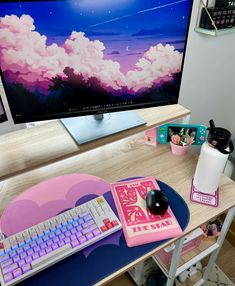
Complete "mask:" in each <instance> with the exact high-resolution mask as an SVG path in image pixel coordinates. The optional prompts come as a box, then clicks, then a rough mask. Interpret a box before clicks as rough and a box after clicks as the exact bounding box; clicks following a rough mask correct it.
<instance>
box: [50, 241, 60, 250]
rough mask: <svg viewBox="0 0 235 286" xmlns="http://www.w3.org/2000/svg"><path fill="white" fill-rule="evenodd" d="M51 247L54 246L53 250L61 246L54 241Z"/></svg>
mask: <svg viewBox="0 0 235 286" xmlns="http://www.w3.org/2000/svg"><path fill="white" fill-rule="evenodd" d="M51 247H52V249H53V250H55V249H57V248H58V247H59V246H58V244H57V243H54V244H52V246H51Z"/></svg>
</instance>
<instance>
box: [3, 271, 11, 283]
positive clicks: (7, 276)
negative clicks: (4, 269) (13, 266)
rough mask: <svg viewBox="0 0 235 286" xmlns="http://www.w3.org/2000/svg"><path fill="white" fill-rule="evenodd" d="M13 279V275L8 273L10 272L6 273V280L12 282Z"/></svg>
mask: <svg viewBox="0 0 235 286" xmlns="http://www.w3.org/2000/svg"><path fill="white" fill-rule="evenodd" d="M12 279H13V275H12V274H11V273H8V274H6V275H4V281H5V282H6V283H7V282H10V281H11V280H12Z"/></svg>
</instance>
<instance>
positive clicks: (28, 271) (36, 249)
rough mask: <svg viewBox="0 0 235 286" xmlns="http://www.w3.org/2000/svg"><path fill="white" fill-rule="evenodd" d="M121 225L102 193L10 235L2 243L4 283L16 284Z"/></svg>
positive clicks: (0, 277)
mask: <svg viewBox="0 0 235 286" xmlns="http://www.w3.org/2000/svg"><path fill="white" fill-rule="evenodd" d="M121 227H122V226H121V223H120V221H119V220H118V218H117V217H116V215H115V214H114V212H113V210H112V209H111V207H110V206H109V204H108V203H107V201H106V200H105V199H104V197H103V196H99V197H97V198H95V199H93V200H90V201H88V202H87V203H84V204H82V205H80V206H77V207H75V208H73V209H71V210H68V211H66V212H64V213H62V214H60V215H57V216H54V217H52V218H50V219H48V220H46V221H44V222H42V223H40V224H37V225H35V226H32V227H30V228H28V229H26V230H23V231H22V232H19V233H17V234H14V235H12V236H9V237H7V238H5V239H3V240H2V242H1V250H0V268H1V275H0V282H1V285H2V286H9V285H15V284H17V283H18V282H20V281H22V280H24V279H26V278H27V277H29V276H32V275H34V274H35V273H37V272H39V271H41V270H43V269H45V268H48V267H49V266H50V265H53V264H55V263H56V262H58V261H60V260H62V259H64V258H66V257H68V256H70V255H71V254H73V253H75V252H78V251H80V250H82V249H83V248H85V247H87V246H89V245H91V244H93V243H95V242H97V241H99V240H101V239H103V238H104V237H107V236H108V235H110V234H112V233H114V232H116V231H118V230H120V229H121Z"/></svg>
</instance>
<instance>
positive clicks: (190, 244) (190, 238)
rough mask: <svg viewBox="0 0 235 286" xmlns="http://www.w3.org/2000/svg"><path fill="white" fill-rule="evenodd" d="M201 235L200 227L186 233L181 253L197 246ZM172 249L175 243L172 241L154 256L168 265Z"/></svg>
mask: <svg viewBox="0 0 235 286" xmlns="http://www.w3.org/2000/svg"><path fill="white" fill-rule="evenodd" d="M203 237H204V235H203V231H202V229H201V228H197V229H195V230H194V231H192V232H191V233H190V234H188V235H186V236H185V241H184V245H183V249H182V252H181V255H184V254H186V253H188V252H190V251H192V250H193V249H195V248H197V247H198V246H199V245H200V243H201V241H202V238H203ZM174 249H175V244H174V243H172V244H171V245H169V246H167V247H165V248H163V249H161V250H159V251H158V252H157V253H156V254H155V256H156V258H157V259H158V260H160V261H161V262H162V263H163V264H165V265H170V264H171V259H172V255H173V250H174Z"/></svg>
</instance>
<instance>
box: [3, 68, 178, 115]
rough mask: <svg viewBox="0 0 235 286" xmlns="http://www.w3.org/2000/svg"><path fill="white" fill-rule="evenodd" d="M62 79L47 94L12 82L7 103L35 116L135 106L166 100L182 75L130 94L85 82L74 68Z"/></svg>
mask: <svg viewBox="0 0 235 286" xmlns="http://www.w3.org/2000/svg"><path fill="white" fill-rule="evenodd" d="M63 72H64V75H65V76H63V77H62V76H60V75H57V76H55V77H53V78H52V79H51V84H50V85H49V87H48V94H47V95H43V94H41V93H39V92H37V93H36V92H34V93H33V92H31V91H30V90H28V89H27V88H26V87H25V86H24V85H23V84H21V83H17V82H13V83H8V84H7V90H8V94H9V101H10V103H12V108H14V110H13V112H14V113H15V114H24V115H26V116H27V115H34V116H37V115H38V114H51V113H60V112H64V111H66V110H69V109H70V108H78V109H79V108H81V107H83V106H88V107H89V106H91V105H92V106H94V105H106V104H112V103H113V104H115V103H122V102H125V101H128V102H129V101H133V102H134V103H136V104H141V103H145V102H149V103H151V102H155V101H156V99H157V100H163V101H164V100H168V99H169V98H172V97H173V96H174V95H175V94H177V93H178V92H177V91H176V89H179V88H180V80H181V76H182V74H181V73H175V74H174V75H172V77H171V80H170V81H168V82H162V83H160V84H157V85H155V84H153V85H152V86H151V87H149V88H148V89H146V88H145V89H142V90H139V91H138V92H137V93H133V92H132V91H130V90H129V89H128V88H127V87H121V88H120V89H119V90H114V89H113V88H111V87H106V88H105V87H103V86H102V83H101V82H100V80H99V79H97V78H96V77H90V78H87V79H85V78H84V76H83V75H82V74H81V73H79V74H76V73H75V72H74V69H73V68H70V67H66V68H65V69H64V71H63Z"/></svg>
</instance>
